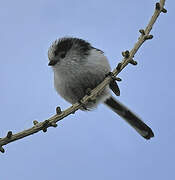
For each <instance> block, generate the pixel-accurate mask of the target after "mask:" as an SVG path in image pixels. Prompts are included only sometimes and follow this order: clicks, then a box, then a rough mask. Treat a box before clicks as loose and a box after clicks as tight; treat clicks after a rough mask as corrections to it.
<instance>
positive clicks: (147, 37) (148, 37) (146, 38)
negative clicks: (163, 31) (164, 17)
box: [144, 34, 153, 40]
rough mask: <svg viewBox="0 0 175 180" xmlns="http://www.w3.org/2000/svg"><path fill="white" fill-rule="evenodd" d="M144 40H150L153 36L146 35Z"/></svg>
mask: <svg viewBox="0 0 175 180" xmlns="http://www.w3.org/2000/svg"><path fill="white" fill-rule="evenodd" d="M144 38H145V40H148V39H152V38H153V35H151V34H150V35H146V36H145V37H144Z"/></svg>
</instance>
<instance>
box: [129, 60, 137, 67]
mask: <svg viewBox="0 0 175 180" xmlns="http://www.w3.org/2000/svg"><path fill="white" fill-rule="evenodd" d="M129 63H130V64H132V65H134V66H135V65H137V61H134V60H133V59H132V60H131V61H130V62H129Z"/></svg>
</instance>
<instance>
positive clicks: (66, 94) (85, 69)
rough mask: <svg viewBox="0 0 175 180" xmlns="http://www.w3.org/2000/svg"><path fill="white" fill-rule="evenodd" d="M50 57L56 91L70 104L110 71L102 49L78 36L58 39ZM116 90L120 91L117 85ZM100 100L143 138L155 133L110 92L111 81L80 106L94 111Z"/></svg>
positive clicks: (79, 98) (99, 81) (92, 87)
mask: <svg viewBox="0 0 175 180" xmlns="http://www.w3.org/2000/svg"><path fill="white" fill-rule="evenodd" d="M48 60H49V63H48V65H49V66H51V67H52V69H53V72H54V87H55V89H56V91H57V93H58V94H59V95H60V96H61V97H62V98H64V99H65V100H66V101H68V102H69V103H71V104H74V103H77V102H80V100H81V99H82V98H83V97H84V96H85V95H86V94H87V89H94V88H95V87H97V85H99V84H100V83H101V82H102V81H103V80H104V78H105V77H106V75H107V74H109V73H110V71H111V68H110V65H109V62H108V59H107V57H106V56H105V55H104V52H103V51H102V50H100V49H98V48H95V47H93V46H92V45H91V44H90V43H89V42H88V41H86V40H83V39H80V38H76V37H62V38H59V39H56V40H55V41H54V42H53V43H52V44H51V46H50V47H49V50H48ZM116 84H117V83H116ZM117 94H118V95H120V90H119V88H118V86H117ZM100 103H103V104H105V105H106V106H107V107H109V108H110V109H111V110H112V111H113V112H115V113H117V114H118V115H119V116H120V117H122V118H123V119H124V120H125V121H126V122H127V123H128V124H129V125H131V126H132V127H133V128H134V129H135V130H136V131H137V132H138V133H139V134H140V135H141V136H142V137H143V138H145V139H150V138H152V137H154V133H153V131H152V129H151V128H150V127H149V126H147V125H146V124H145V123H144V122H143V121H142V120H141V119H140V118H139V117H138V116H137V115H136V114H135V113H133V112H132V111H131V110H130V109H128V108H127V107H126V106H125V105H123V104H122V103H121V102H119V101H118V100H117V99H116V98H115V97H114V96H113V95H112V94H111V91H110V85H108V86H106V87H105V89H104V90H103V91H101V92H100V94H98V96H97V97H96V101H92V102H91V101H90V102H88V103H87V104H85V105H83V107H82V108H81V110H83V111H87V110H88V111H91V110H93V109H95V108H96V107H97V106H98V104H100Z"/></svg>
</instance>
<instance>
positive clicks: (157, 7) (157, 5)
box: [156, 2, 160, 10]
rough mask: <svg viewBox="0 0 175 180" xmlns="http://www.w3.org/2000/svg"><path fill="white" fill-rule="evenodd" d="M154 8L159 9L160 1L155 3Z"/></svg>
mask: <svg viewBox="0 0 175 180" xmlns="http://www.w3.org/2000/svg"><path fill="white" fill-rule="evenodd" d="M156 9H157V10H160V3H159V2H157V3H156Z"/></svg>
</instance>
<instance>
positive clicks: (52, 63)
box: [48, 60, 58, 66]
mask: <svg viewBox="0 0 175 180" xmlns="http://www.w3.org/2000/svg"><path fill="white" fill-rule="evenodd" d="M57 62H58V61H56V60H51V61H49V64H48V66H54V65H55V64H56V63H57Z"/></svg>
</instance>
